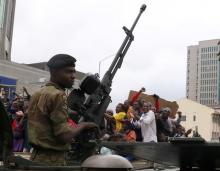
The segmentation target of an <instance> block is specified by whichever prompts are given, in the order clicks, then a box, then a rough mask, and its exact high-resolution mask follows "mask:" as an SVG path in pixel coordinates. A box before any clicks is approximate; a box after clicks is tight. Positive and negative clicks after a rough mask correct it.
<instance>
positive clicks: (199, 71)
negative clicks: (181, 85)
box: [186, 39, 220, 107]
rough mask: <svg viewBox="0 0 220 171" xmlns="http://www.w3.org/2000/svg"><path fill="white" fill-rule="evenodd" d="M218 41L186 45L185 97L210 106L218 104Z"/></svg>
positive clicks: (219, 102) (219, 88) (219, 81)
mask: <svg viewBox="0 0 220 171" xmlns="http://www.w3.org/2000/svg"><path fill="white" fill-rule="evenodd" d="M219 41H220V39H214V40H205V41H200V42H199V44H198V45H193V46H188V47H187V78H186V98H187V99H190V100H193V101H196V102H198V103H201V104H204V105H207V106H211V107H214V106H218V105H220V86H219V84H220V79H219V78H220V74H219V70H220V67H219V57H218V56H217V53H218V52H219V51H220V46H219V45H218V42H219Z"/></svg>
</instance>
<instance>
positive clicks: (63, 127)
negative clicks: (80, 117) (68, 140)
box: [50, 94, 73, 136]
mask: <svg viewBox="0 0 220 171" xmlns="http://www.w3.org/2000/svg"><path fill="white" fill-rule="evenodd" d="M51 101H52V103H51V107H52V111H51V112H50V120H51V123H52V128H53V132H54V135H55V136H60V135H62V134H68V133H71V132H72V129H73V128H72V127H71V126H70V125H69V124H68V115H67V103H66V97H65V96H64V95H62V94H58V95H56V96H55V97H53V99H51Z"/></svg>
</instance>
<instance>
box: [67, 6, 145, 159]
mask: <svg viewBox="0 0 220 171" xmlns="http://www.w3.org/2000/svg"><path fill="white" fill-rule="evenodd" d="M145 9H146V5H145V4H143V5H142V6H141V8H140V11H139V14H138V16H137V17H136V19H135V21H134V23H133V25H132V27H131V28H130V29H128V28H126V27H125V26H124V27H123V30H124V31H125V33H126V37H125V39H124V41H123V43H122V45H121V47H120V48H119V50H118V52H117V54H116V56H115V58H114V60H113V62H112V63H111V65H110V67H109V69H108V70H107V71H106V73H105V75H104V77H103V78H102V80H101V81H100V80H99V76H98V75H97V74H95V75H88V76H86V77H85V78H84V79H83V80H82V81H81V85H80V88H79V89H74V90H73V91H72V92H71V93H70V95H69V96H68V99H67V100H68V106H69V108H70V109H71V110H73V111H76V112H77V113H78V116H80V119H79V122H81V121H85V122H94V123H96V124H97V125H98V126H99V128H102V123H103V119H104V113H105V112H106V109H107V107H108V105H109V103H110V102H111V97H110V92H111V90H112V89H111V86H112V81H113V78H114V76H115V74H116V72H117V71H118V69H119V68H121V65H122V62H123V59H124V57H125V55H126V53H127V51H128V49H129V47H130V45H131V43H132V41H133V40H134V35H133V30H134V28H135V26H136V24H137V22H138V20H139V18H140V16H141V14H142V13H143V12H144V11H145ZM85 94H87V95H88V96H87V98H86V96H85ZM97 135H98V134H97V133H94V132H91V131H90V132H86V133H84V134H82V135H81V136H79V137H78V143H77V139H76V142H75V143H76V144H77V145H75V146H74V148H75V150H76V151H77V152H76V154H77V155H78V157H77V158H78V159H79V160H81V159H82V160H83V158H86V157H88V156H89V155H88V156H87V155H86V156H84V157H83V156H81V155H80V154H82V155H83V153H86V154H88V153H89V148H86V147H88V144H87V142H89V141H91V140H94V139H97V138H98V137H97ZM82 144H84V145H85V144H87V145H86V147H85V146H82ZM91 149H93V148H92V147H91ZM75 150H74V151H75ZM81 150H82V151H81ZM91 153H92V152H91ZM77 158H74V160H78V159H77ZM80 158H81V159H80Z"/></svg>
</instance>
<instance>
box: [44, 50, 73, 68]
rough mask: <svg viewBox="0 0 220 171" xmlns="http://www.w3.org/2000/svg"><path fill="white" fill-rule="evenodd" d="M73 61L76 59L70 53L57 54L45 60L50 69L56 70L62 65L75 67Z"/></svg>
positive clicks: (62, 66)
mask: <svg viewBox="0 0 220 171" xmlns="http://www.w3.org/2000/svg"><path fill="white" fill-rule="evenodd" d="M75 62H76V59H75V58H74V57H72V56H70V55H67V54H57V55H55V56H53V57H52V58H51V59H50V60H49V61H48V62H47V66H48V67H49V69H50V70H56V69H61V68H64V67H75Z"/></svg>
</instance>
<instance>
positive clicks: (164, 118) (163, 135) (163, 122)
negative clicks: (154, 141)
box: [157, 108, 173, 142]
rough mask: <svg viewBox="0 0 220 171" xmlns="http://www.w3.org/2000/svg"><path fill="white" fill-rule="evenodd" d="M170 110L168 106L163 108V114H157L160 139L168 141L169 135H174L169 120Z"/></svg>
mask: <svg viewBox="0 0 220 171" xmlns="http://www.w3.org/2000/svg"><path fill="white" fill-rule="evenodd" d="M169 114H170V111H169V109H168V108H163V109H162V110H161V115H160V116H159V117H158V116H157V137H158V141H162V142H164V141H167V140H168V137H172V136H173V132H171V128H170V124H169V121H168V118H169Z"/></svg>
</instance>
